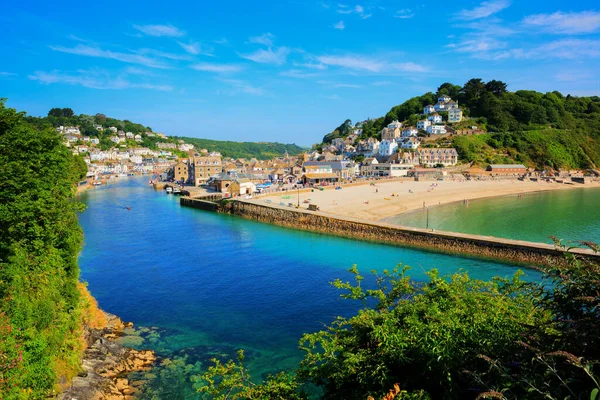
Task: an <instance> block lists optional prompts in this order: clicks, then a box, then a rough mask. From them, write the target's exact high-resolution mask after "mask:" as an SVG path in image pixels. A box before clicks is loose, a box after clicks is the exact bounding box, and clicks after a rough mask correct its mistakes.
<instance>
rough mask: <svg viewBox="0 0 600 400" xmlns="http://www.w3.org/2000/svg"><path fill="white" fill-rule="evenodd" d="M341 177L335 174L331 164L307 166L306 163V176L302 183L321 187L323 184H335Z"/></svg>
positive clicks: (303, 177)
mask: <svg viewBox="0 0 600 400" xmlns="http://www.w3.org/2000/svg"><path fill="white" fill-rule="evenodd" d="M339 179H340V178H339V177H338V175H337V174H336V173H334V172H333V168H332V167H331V165H330V164H329V163H315V164H309V165H306V163H304V175H303V176H302V181H303V182H304V184H307V185H319V184H323V183H335V182H338V181H339Z"/></svg>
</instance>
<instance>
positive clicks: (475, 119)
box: [323, 79, 600, 169]
mask: <svg viewBox="0 0 600 400" xmlns="http://www.w3.org/2000/svg"><path fill="white" fill-rule="evenodd" d="M443 94H447V95H449V96H450V97H452V98H453V99H455V100H458V102H459V106H460V108H461V109H462V110H463V112H464V116H465V117H466V120H465V121H463V122H461V123H460V124H455V125H453V127H456V128H464V127H468V126H471V125H476V126H478V127H479V128H482V129H484V130H487V133H485V134H481V135H471V136H455V137H454V138H453V146H454V147H456V149H457V151H458V153H459V155H460V157H461V159H462V160H463V161H469V162H475V163H480V164H487V163H505V162H519V163H524V164H526V165H528V166H532V167H537V168H548V167H549V168H554V169H574V168H575V169H582V168H593V167H596V166H598V165H600V97H598V96H592V97H576V96H571V95H567V96H564V95H563V94H561V93H559V92H557V91H554V92H548V93H539V92H535V91H530V90H518V91H516V92H508V91H507V90H506V84H505V83H504V82H501V81H496V80H492V81H489V82H487V83H486V82H483V81H482V80H481V79H471V80H469V81H468V82H467V83H466V84H465V85H464V86H458V85H453V84H451V83H444V84H442V85H441V86H440V87H439V88H438V90H437V92H436V93H431V92H429V93H425V94H424V95H422V96H419V97H413V98H411V99H409V100H407V101H405V102H404V103H402V104H400V105H397V106H395V107H392V108H391V109H390V111H389V112H388V113H387V114H386V115H385V116H383V117H379V118H376V119H369V120H368V121H365V122H364V125H363V134H362V137H361V138H367V137H378V136H379V135H380V131H381V129H382V128H383V127H384V126H386V125H387V124H389V123H390V122H392V121H394V120H399V121H401V122H405V123H406V124H408V125H414V124H416V122H417V121H418V120H419V119H422V116H421V115H420V114H421V113H422V112H423V107H424V106H426V105H428V104H435V103H436V102H437V100H436V99H437V98H438V97H439V96H440V95H443ZM440 114H442V116H444V113H440ZM444 119H446V118H444ZM349 126H350V121H349V120H347V121H346V122H345V123H344V124H342V125H340V126H339V127H338V128H336V129H334V130H333V131H332V132H331V133H329V134H327V135H325V137H324V138H323V143H330V142H331V141H332V140H333V139H334V138H336V137H345V136H347V135H348V134H349V133H350V132H351V130H350V129H348V128H349Z"/></svg>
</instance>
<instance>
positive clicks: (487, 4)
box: [455, 0, 510, 21]
mask: <svg viewBox="0 0 600 400" xmlns="http://www.w3.org/2000/svg"><path fill="white" fill-rule="evenodd" d="M508 6H510V1H509V0H491V1H484V2H483V3H481V4H480V5H479V6H478V7H475V8H473V9H472V10H462V11H459V12H458V13H457V14H456V15H455V16H456V18H458V19H464V20H468V21H469V20H474V19H480V18H486V17H489V16H490V15H492V14H496V13H497V12H500V11H502V10H504V9H505V8H507V7H508Z"/></svg>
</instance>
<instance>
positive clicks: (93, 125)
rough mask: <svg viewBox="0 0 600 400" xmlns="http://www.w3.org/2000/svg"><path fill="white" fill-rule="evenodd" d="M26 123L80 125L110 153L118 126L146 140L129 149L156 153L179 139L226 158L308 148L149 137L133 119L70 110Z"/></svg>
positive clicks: (59, 110) (148, 129)
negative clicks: (138, 148)
mask: <svg viewBox="0 0 600 400" xmlns="http://www.w3.org/2000/svg"><path fill="white" fill-rule="evenodd" d="M24 119H25V121H27V122H29V124H31V125H33V126H35V127H36V128H37V129H43V128H48V127H53V128H56V127H59V126H78V127H79V130H80V131H81V134H82V135H84V136H89V137H91V138H98V139H100V145H99V148H100V149H101V150H107V149H109V148H111V147H114V146H115V144H114V143H113V142H111V141H110V139H109V138H110V136H112V135H114V133H113V132H111V131H109V130H108V128H109V127H116V128H117V129H119V130H122V131H125V132H132V133H133V134H134V135H135V134H139V135H141V136H142V141H141V142H139V143H136V142H135V141H128V143H127V145H128V146H143V147H148V148H150V149H152V150H156V149H157V146H156V144H157V143H161V142H162V143H168V142H171V143H176V142H177V141H178V140H184V141H185V142H186V143H188V144H193V145H194V146H195V147H196V149H198V150H200V149H207V150H208V151H218V152H220V153H221V154H222V155H223V156H225V157H233V158H240V157H243V158H253V157H254V158H257V159H261V160H265V159H270V158H273V157H278V156H283V155H284V154H285V152H286V151H287V152H288V154H289V155H296V154H299V153H301V152H302V151H304V149H303V148H302V147H300V146H297V145H295V144H282V143H271V142H260V143H258V142H231V141H222V140H211V139H200V138H190V137H182V136H167V137H160V136H153V135H147V133H148V132H152V128H151V127H149V126H144V125H142V124H139V123H135V122H132V121H129V120H119V119H115V118H111V117H107V116H106V115H104V114H96V115H86V114H81V115H76V114H75V113H74V112H73V110H72V109H70V108H53V109H52V110H50V111H49V112H48V115H47V116H46V117H31V116H25V117H24ZM172 152H174V153H175V154H177V155H179V156H181V157H185V156H187V153H184V152H180V151H177V150H172Z"/></svg>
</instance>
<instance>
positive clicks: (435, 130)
mask: <svg viewBox="0 0 600 400" xmlns="http://www.w3.org/2000/svg"><path fill="white" fill-rule="evenodd" d="M426 132H427V133H429V134H430V135H441V134H444V133H446V127H445V126H444V125H430V126H428V127H427V130H426Z"/></svg>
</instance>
